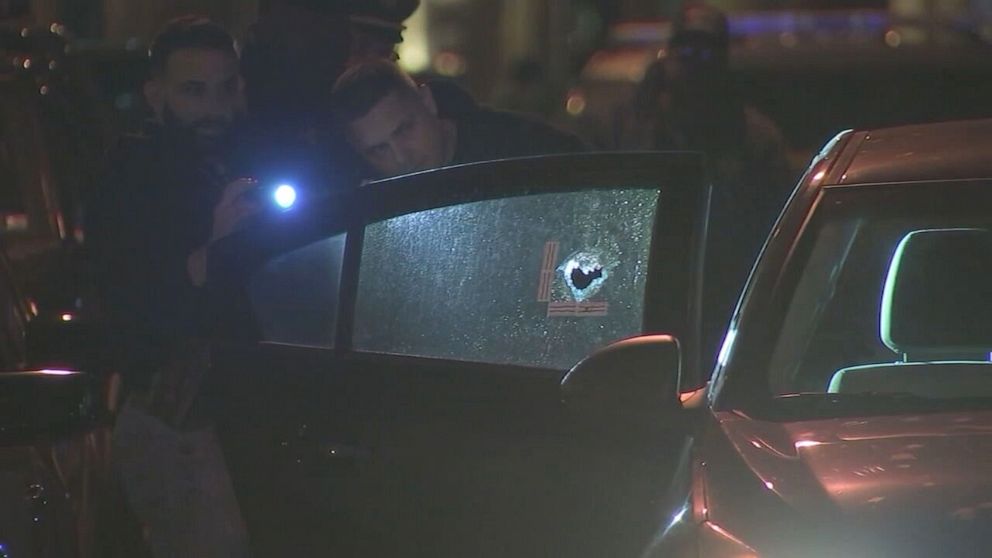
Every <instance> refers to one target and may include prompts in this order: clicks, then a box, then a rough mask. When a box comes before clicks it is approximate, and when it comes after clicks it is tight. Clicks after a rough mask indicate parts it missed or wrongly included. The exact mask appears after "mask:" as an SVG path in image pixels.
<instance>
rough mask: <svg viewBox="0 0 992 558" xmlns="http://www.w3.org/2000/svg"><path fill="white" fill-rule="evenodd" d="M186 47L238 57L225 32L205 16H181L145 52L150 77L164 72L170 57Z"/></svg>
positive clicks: (231, 39) (163, 28)
mask: <svg viewBox="0 0 992 558" xmlns="http://www.w3.org/2000/svg"><path fill="white" fill-rule="evenodd" d="M187 48H196V49H204V50H219V51H222V52H226V53H229V54H230V55H232V56H234V57H237V56H238V51H237V48H235V43H234V37H232V36H231V34H230V33H228V32H227V30H226V29H224V28H223V27H221V26H220V25H218V24H216V23H214V22H213V21H211V20H209V19H208V18H205V17H201V16H195V15H188V16H183V17H179V18H176V19H174V20H172V21H170V22H168V23H166V24H165V26H164V27H162V30H161V31H159V34H158V35H157V36H156V37H155V40H154V41H153V42H152V46H151V48H149V49H148V64H149V69H150V70H151V73H152V75H158V74H161V73H162V72H164V71H165V67H166V65H167V64H168V63H169V58H170V57H171V56H172V55H173V54H175V53H176V52H177V51H180V50H183V49H187Z"/></svg>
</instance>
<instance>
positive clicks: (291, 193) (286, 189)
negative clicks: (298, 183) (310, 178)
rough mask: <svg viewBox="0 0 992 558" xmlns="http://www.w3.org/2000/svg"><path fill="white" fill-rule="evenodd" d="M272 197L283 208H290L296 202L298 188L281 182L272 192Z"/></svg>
mask: <svg viewBox="0 0 992 558" xmlns="http://www.w3.org/2000/svg"><path fill="white" fill-rule="evenodd" d="M272 199H273V200H274V201H275V202H276V205H278V206H279V207H280V208H282V209H289V208H291V207H293V206H294V205H295V204H296V188H293V187H292V186H290V185H289V184H280V185H279V186H277V187H276V189H275V192H273V193H272Z"/></svg>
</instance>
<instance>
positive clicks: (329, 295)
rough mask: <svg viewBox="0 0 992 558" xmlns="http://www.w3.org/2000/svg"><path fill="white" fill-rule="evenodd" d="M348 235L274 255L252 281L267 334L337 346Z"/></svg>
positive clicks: (251, 294)
mask: <svg viewBox="0 0 992 558" xmlns="http://www.w3.org/2000/svg"><path fill="white" fill-rule="evenodd" d="M344 246H345V235H344V234H340V235H337V236H333V237H331V238H327V239H324V240H321V241H319V242H315V243H313V244H310V245H308V246H304V247H303V248H299V249H297V250H295V251H293V252H290V253H288V254H284V255H282V256H280V257H278V258H276V259H274V260H272V261H270V262H269V263H268V264H266V266H265V267H264V268H262V269H261V270H260V271H258V272H257V273H256V274H255V275H254V276H253V277H252V278H251V281H250V283H249V285H248V295H249V297H250V298H251V304H252V310H253V311H254V314H255V320H256V322H257V323H258V326H259V329H260V330H261V331H262V340H263V341H267V342H272V343H286V344H290V345H303V346H312V347H326V348H333V347H334V335H335V333H336V329H337V315H338V290H339V288H340V285H341V264H342V262H343V261H344Z"/></svg>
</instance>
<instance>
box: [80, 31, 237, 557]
mask: <svg viewBox="0 0 992 558" xmlns="http://www.w3.org/2000/svg"><path fill="white" fill-rule="evenodd" d="M149 63H150V77H149V79H148V81H147V83H146V84H145V86H144V95H145V100H146V101H147V103H148V106H149V108H150V109H151V111H150V112H151V116H150V118H149V119H148V121H147V122H146V123H145V125H144V127H143V129H142V130H141V131H140V132H139V133H137V134H130V135H127V136H125V137H124V138H122V140H121V142H120V145H119V147H118V149H117V151H116V153H114V154H113V155H112V156H111V160H110V164H109V169H108V173H107V176H106V179H105V180H104V182H103V184H102V185H101V186H102V188H101V190H100V191H98V192H96V193H95V195H94V197H93V198H92V199H91V200H90V203H89V204H88V206H87V221H86V225H87V227H86V232H87V241H86V246H87V250H88V253H89V255H90V258H91V265H92V269H93V274H94V279H95V286H96V296H97V303H98V311H99V315H100V318H101V320H102V322H103V323H104V324H105V325H106V331H105V333H106V336H107V339H106V341H107V347H108V352H109V354H108V355H107V357H108V360H109V362H108V364H109V365H110V366H112V367H113V369H114V370H116V371H120V372H121V373H122V375H123V377H124V385H125V392H126V393H127V394H128V395H127V401H126V403H125V405H124V408H123V410H122V412H121V415H120V417H119V418H118V421H117V425H116V429H115V432H114V459H115V466H116V467H115V468H116V472H117V474H118V476H119V480H120V485H121V487H122V489H123V492H124V496H125V497H126V500H127V503H128V504H129V506H130V508H131V511H132V512H133V515H134V516H135V517H136V518H137V519H138V520H139V521H140V522H141V523H142V524H143V527H144V532H145V539H146V541H147V543H148V546H149V547H150V550H151V553H152V555H154V556H241V555H247V540H246V535H245V532H244V528H243V525H242V522H241V518H240V514H239V511H238V506H237V503H236V501H235V498H234V494H233V490H232V488H231V483H230V481H229V480H228V476H227V473H226V470H225V467H224V462H223V458H222V457H221V453H220V450H219V448H218V447H217V444H216V443H215V441H214V433H213V430H212V428H211V427H210V421H209V419H208V418H207V417H206V416H205V415H206V414H205V413H204V412H203V410H202V409H200V408H199V407H202V406H201V405H194V401H195V400H196V393H197V389H198V385H199V383H200V380H201V379H202V376H203V374H204V373H205V372H206V370H207V368H208V367H209V353H208V352H207V344H206V342H205V341H204V339H205V335H204V333H205V332H204V328H205V326H204V321H205V320H204V317H203V316H202V313H203V306H204V304H203V300H202V297H203V295H202V293H201V292H200V285H201V284H202V281H203V275H204V269H205V268H206V257H207V250H206V247H207V246H208V245H209V243H210V242H212V241H215V240H218V239H220V238H222V237H224V236H226V235H227V234H229V233H231V232H233V231H234V230H235V229H236V228H237V227H238V226H239V225H240V223H241V221H242V220H243V219H244V218H245V217H246V216H248V215H250V214H251V213H253V212H254V211H255V210H256V208H255V207H254V206H253V205H252V204H251V203H250V202H248V201H246V200H245V197H244V196H242V195H241V194H242V193H243V192H244V191H245V190H246V189H249V188H251V187H252V184H250V183H248V182H246V181H235V182H232V183H230V184H228V176H229V174H228V170H227V168H226V163H227V162H226V158H227V155H228V151H229V149H230V146H231V143H232V135H233V131H234V128H235V126H236V121H237V120H238V115H239V113H240V112H241V110H242V106H243V94H242V89H243V85H242V80H241V75H240V72H239V67H238V66H239V61H238V56H237V52H236V50H235V47H234V40H233V39H232V37H231V36H230V35H229V34H228V33H227V32H226V31H225V30H224V29H222V28H221V27H219V26H217V25H216V24H214V23H212V22H210V21H208V20H205V19H202V18H196V17H186V18H181V19H178V20H175V21H172V22H170V23H169V24H167V25H166V26H165V28H164V30H163V31H162V32H161V33H160V34H159V36H158V37H157V38H156V40H155V42H154V43H153V45H152V47H151V49H150V52H149Z"/></svg>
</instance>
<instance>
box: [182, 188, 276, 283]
mask: <svg viewBox="0 0 992 558" xmlns="http://www.w3.org/2000/svg"><path fill="white" fill-rule="evenodd" d="M257 186H258V183H257V182H256V181H254V180H250V179H239V180H235V181H234V182H231V183H230V184H228V185H227V187H226V188H225V189H224V194H223V195H222V196H221V200H220V202H219V203H218V204H217V206H216V207H215V208H214V218H213V226H212V228H211V233H210V239H209V240H208V241H207V243H206V244H204V245H203V246H200V247H199V248H197V249H196V250H194V251H193V253H191V254H190V255H189V257H188V258H187V259H186V272H187V274H188V276H189V279H190V281H192V283H193V285H194V286H196V287H202V286H203V285H204V283H206V281H207V263H208V258H209V251H210V245H211V244H212V243H214V242H216V241H218V240H220V239H222V238H224V237H226V236H228V235H230V234H231V233H233V232H235V231H237V230H238V229H239V228H240V227H241V226H242V224H243V223H244V221H245V219H247V218H248V217H251V216H253V215H255V214H256V213H258V211H259V209H260V208H259V206H258V204H257V203H256V202H254V201H252V200H250V199H248V198H247V196H246V195H245V194H247V193H248V192H249V191H251V190H252V189H254V188H256V187H257Z"/></svg>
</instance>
